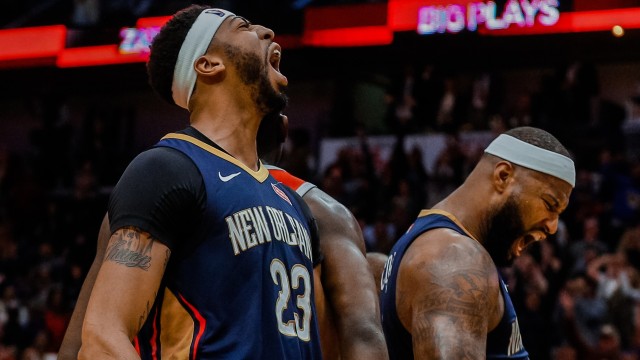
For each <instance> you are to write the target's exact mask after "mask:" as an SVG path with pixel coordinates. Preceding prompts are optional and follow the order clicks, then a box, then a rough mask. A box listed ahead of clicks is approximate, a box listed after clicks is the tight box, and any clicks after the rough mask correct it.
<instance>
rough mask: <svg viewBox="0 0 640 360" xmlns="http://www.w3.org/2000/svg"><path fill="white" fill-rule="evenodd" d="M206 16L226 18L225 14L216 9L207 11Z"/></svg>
mask: <svg viewBox="0 0 640 360" xmlns="http://www.w3.org/2000/svg"><path fill="white" fill-rule="evenodd" d="M204 13H205V14H213V15H218V16H220V17H223V16H224V12H222V11H220V10H216V9H209V10H205V11H204Z"/></svg>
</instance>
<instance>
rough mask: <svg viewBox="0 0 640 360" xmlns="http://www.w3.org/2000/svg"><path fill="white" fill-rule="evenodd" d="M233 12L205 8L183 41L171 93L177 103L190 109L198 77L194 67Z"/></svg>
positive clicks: (174, 71)
mask: <svg viewBox="0 0 640 360" xmlns="http://www.w3.org/2000/svg"><path fill="white" fill-rule="evenodd" d="M231 15H234V14H233V13H231V12H229V11H226V10H222V9H206V10H203V11H202V12H201V13H200V15H198V18H197V19H196V21H195V22H194V23H193V25H191V29H189V32H188V33H187V36H186V37H185V38H184V41H183V42H182V46H181V47H180V53H178V60H177V61H176V67H175V69H174V70H173V83H172V84H171V94H172V96H173V101H175V103H176V105H178V106H180V107H182V108H185V109H187V110H189V99H191V93H193V88H194V87H195V85H196V78H197V77H198V76H197V74H196V72H195V70H194V69H193V63H194V62H195V61H196V59H197V58H199V57H200V56H202V55H204V54H205V53H206V52H207V48H208V47H209V44H210V43H211V39H213V35H215V33H216V31H217V30H218V28H219V27H220V25H221V24H222V22H223V21H224V20H225V19H226V18H227V17H229V16H231Z"/></svg>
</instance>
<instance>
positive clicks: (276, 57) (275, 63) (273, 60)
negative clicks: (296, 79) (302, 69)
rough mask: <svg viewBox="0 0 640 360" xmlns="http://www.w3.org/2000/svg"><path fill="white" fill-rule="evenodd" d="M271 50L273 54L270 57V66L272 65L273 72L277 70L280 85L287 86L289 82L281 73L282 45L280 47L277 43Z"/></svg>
mask: <svg viewBox="0 0 640 360" xmlns="http://www.w3.org/2000/svg"><path fill="white" fill-rule="evenodd" d="M271 48H272V50H271V54H270V55H269V64H270V65H271V67H272V68H273V70H275V72H276V73H277V74H278V83H279V84H280V85H284V86H286V85H287V84H288V83H289V82H288V80H287V78H286V76H284V75H282V73H281V72H280V60H281V59H282V49H281V48H280V45H278V44H277V43H273V44H272V45H271Z"/></svg>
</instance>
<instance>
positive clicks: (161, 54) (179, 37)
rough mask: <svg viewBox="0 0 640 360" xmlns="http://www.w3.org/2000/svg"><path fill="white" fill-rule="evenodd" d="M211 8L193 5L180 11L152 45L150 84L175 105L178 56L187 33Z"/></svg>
mask: <svg viewBox="0 0 640 360" xmlns="http://www.w3.org/2000/svg"><path fill="white" fill-rule="evenodd" d="M210 8H211V7H209V6H202V5H191V6H189V7H187V8H184V9H182V10H180V11H178V12H177V13H176V14H175V15H174V16H173V17H172V18H171V19H170V20H169V21H168V22H167V23H166V24H165V25H164V26H163V27H162V29H160V32H159V33H158V35H156V37H155V38H154V39H153V42H152V43H151V53H150V56H149V62H147V75H148V77H149V84H150V85H151V88H153V90H154V91H155V92H157V93H158V94H159V95H160V97H162V98H163V99H164V100H166V101H168V102H169V103H170V104H175V101H174V100H173V94H172V91H171V85H172V84H173V72H174V69H175V67H176V62H177V61H178V54H179V53H180V47H182V43H183V42H184V39H185V38H186V37H187V33H188V32H189V30H190V29H191V26H192V25H193V23H194V22H195V21H196V19H197V18H198V16H199V15H200V13H202V11H204V10H206V9H210Z"/></svg>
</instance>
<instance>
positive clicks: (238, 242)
mask: <svg viewBox="0 0 640 360" xmlns="http://www.w3.org/2000/svg"><path fill="white" fill-rule="evenodd" d="M225 220H226V221H227V227H228V228H229V240H231V245H232V246H233V254H234V255H238V254H240V251H245V250H247V244H246V242H245V240H244V237H243V235H242V232H241V231H240V230H239V229H238V228H239V226H238V224H236V222H235V221H234V216H227V217H226V218H225ZM236 220H237V219H236Z"/></svg>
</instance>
